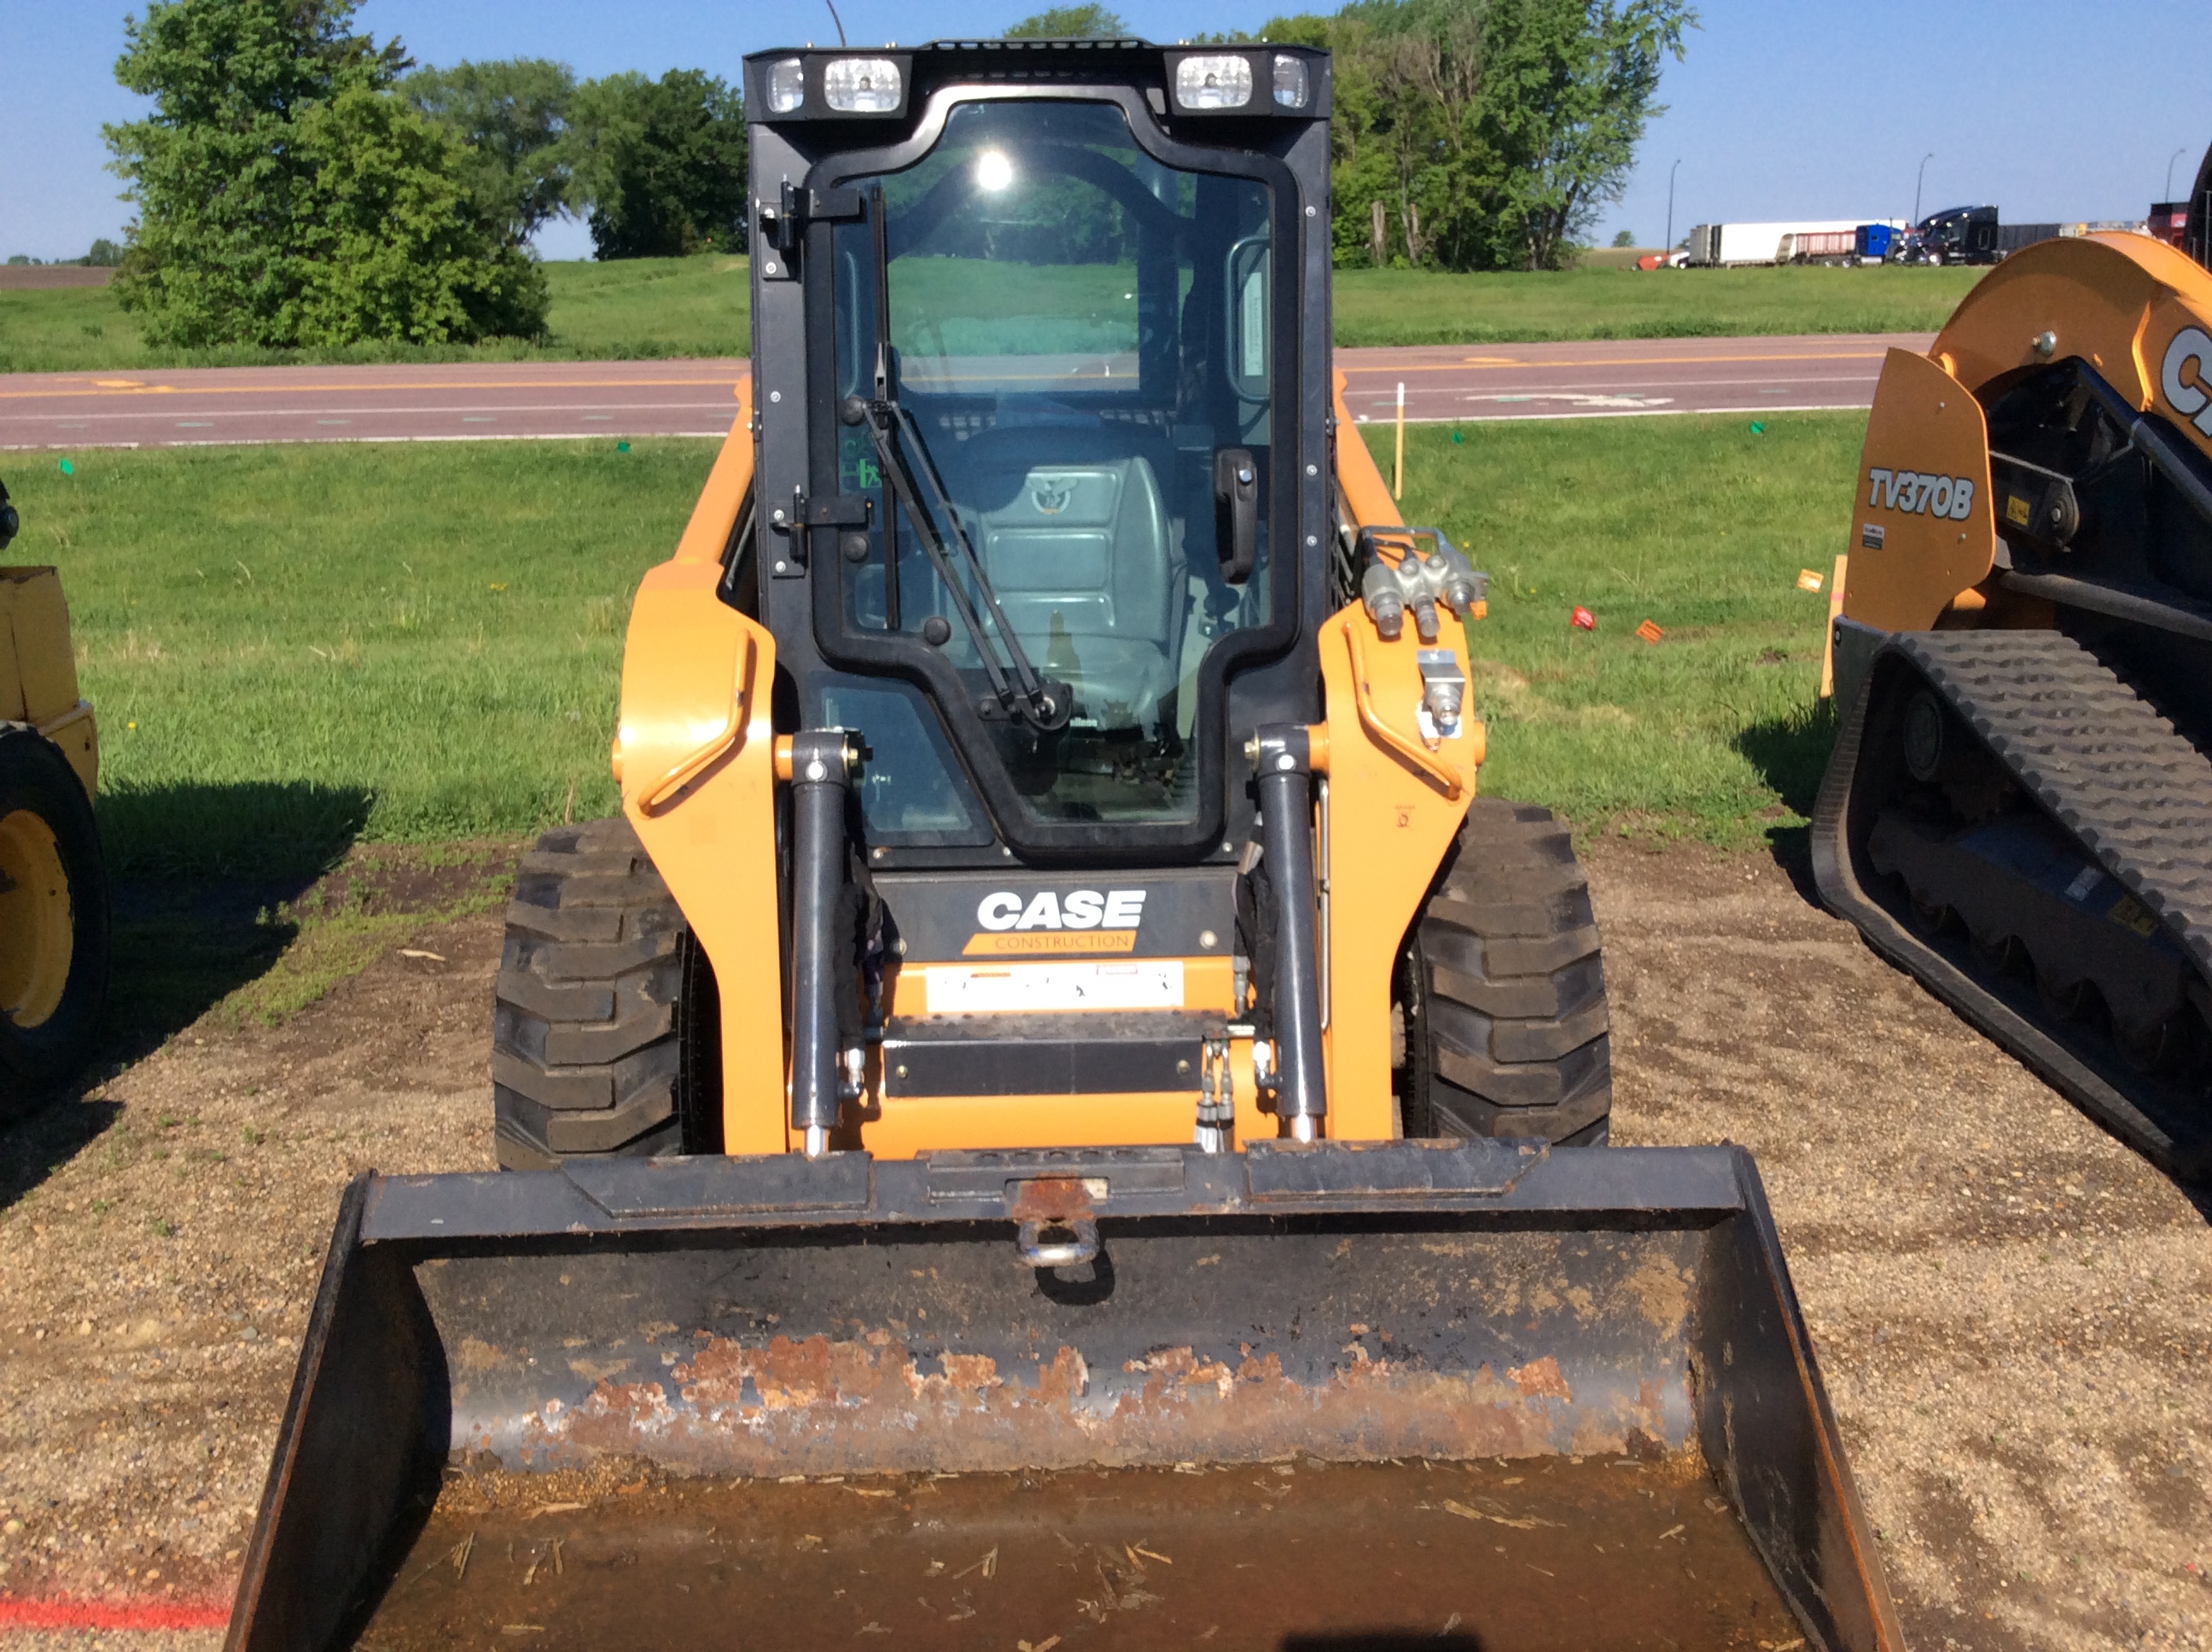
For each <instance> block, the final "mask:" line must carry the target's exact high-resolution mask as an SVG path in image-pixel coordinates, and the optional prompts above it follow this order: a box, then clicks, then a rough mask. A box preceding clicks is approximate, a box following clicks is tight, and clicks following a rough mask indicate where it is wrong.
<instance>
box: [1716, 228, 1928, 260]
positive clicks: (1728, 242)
mask: <svg viewBox="0 0 2212 1652" xmlns="http://www.w3.org/2000/svg"><path fill="white" fill-rule="evenodd" d="M1881 223H1886V224H1889V225H1891V226H1892V227H1893V228H1899V229H1902V228H1905V223H1904V221H1903V220H1902V219H1897V218H1874V217H1867V218H1821V219H1806V220H1800V221H1796V222H1782V223H1765V224H1699V226H1698V227H1697V228H1694V229H1692V231H1691V232H1690V246H1689V257H1688V258H1687V259H1686V262H1687V263H1689V264H1693V265H1703V266H1705V267H1709V268H1717V267H1720V266H1723V265H1727V264H1782V263H1785V262H1787V261H1788V260H1789V258H1790V256H1791V251H1792V250H1794V247H1795V245H1796V240H1797V238H1798V237H1801V236H1814V235H1834V234H1851V233H1852V232H1854V231H1856V230H1857V228H1858V227H1859V226H1860V225H1861V224H1881ZM1785 241H1787V242H1789V243H1790V248H1789V249H1785V246H1784V242H1785Z"/></svg>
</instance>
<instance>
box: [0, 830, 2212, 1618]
mask: <svg viewBox="0 0 2212 1652" xmlns="http://www.w3.org/2000/svg"><path fill="white" fill-rule="evenodd" d="M1592 859H1593V865H1592V888H1593V890H1594V892H1595V899H1596V902H1597V909H1598V914H1599V918H1600V920H1601V922H1602V923H1603V924H1604V926H1605V932H1606V946H1607V953H1606V957H1607V975H1608V979H1609V981H1610V985H1611V989H1612V993H1613V1005H1614V1040H1615V1044H1614V1050H1615V1061H1616V1066H1617V1070H1618V1073H1619V1084H1618V1095H1617V1102H1616V1112H1615V1128H1616V1133H1617V1137H1618V1139H1620V1140H1622V1141H1625V1142H1702V1141H1711V1140H1716V1139H1722V1138H1728V1139H1733V1140H1735V1141H1740V1142H1742V1143H1745V1144H1746V1145H1748V1146H1750V1147H1752V1148H1753V1150H1754V1151H1756V1152H1757V1153H1758V1155H1759V1163H1760V1168H1761V1169H1762V1172H1763V1173H1764V1175H1765V1178H1766V1184H1767V1188H1768V1192H1769V1193H1770V1195H1771V1198H1772V1200H1773V1202H1774V1206H1775V1209H1776V1212H1777V1215H1778V1219H1779V1221H1780V1223H1781V1226H1782V1232H1783V1237H1784V1242H1785V1243H1786V1245H1787V1246H1788V1248H1789V1254H1790V1264H1791V1267H1792V1270H1793V1273H1794V1277H1795V1278H1796V1284H1797V1288H1798V1291H1799V1293H1800V1295H1801V1297H1802V1300H1803V1303H1804V1307H1805V1311H1806V1315H1807V1318H1808V1321H1810V1323H1811V1326H1812V1328H1813V1333H1814V1337H1815V1339H1816V1341H1817V1344H1818V1346H1819V1350H1820V1357H1821V1359H1822V1362H1823V1366H1824V1370H1825V1371H1826V1376H1827V1381H1828V1384H1829V1390H1830V1394H1831V1395H1832V1398H1833V1400H1834V1402H1835V1406H1836V1409H1837V1412H1838V1417H1839V1419H1840V1421H1841V1424H1842V1427H1843V1430H1844V1436H1845V1439H1846V1441H1847V1442H1848V1445H1849V1447H1850V1452H1851V1458H1852V1462H1853V1465H1854V1467H1855V1469H1856V1471H1857V1478H1858V1483H1859V1487H1860V1491H1861V1493H1862V1495H1863V1497H1864V1499H1865V1501H1866V1504H1867V1509H1868V1512H1869V1516H1870V1517H1871V1519H1872V1521H1873V1522H1874V1524H1875V1527H1877V1529H1878V1531H1879V1533H1880V1535H1881V1552H1882V1558H1883V1561H1884V1564H1886V1566H1887V1570H1888V1574H1889V1577H1890V1580H1891V1584H1892V1587H1893V1589H1894V1590H1895V1592H1896V1594H1897V1595H1898V1599H1899V1609H1900V1612H1901V1614H1902V1616H1903V1618H1904V1620H1905V1629H1906V1632H1907V1635H1908V1637H1910V1639H1911V1643H1912V1644H1913V1645H1914V1646H1915V1647H1916V1648H1918V1649H1921V1652H1936V1649H1944V1648H1953V1647H1956V1648H1973V1649H1985V1648H1989V1649H2005V1648H2033V1649H2046V1648H2047V1649H2066V1652H2072V1649H2091V1648H2097V1649H2103V1648H2112V1647H2119V1646H2128V1647H2139V1646H2150V1647H2154V1648H2183V1647H2194V1648H2207V1647H2212V1587H2209V1586H2208V1584H2207V1582H2206V1575H2207V1574H2208V1573H2212V1536H2208V1533H2212V1502H2208V1487H2212V1230H2208V1225H2207V1222H2206V1219H2205V1217H2204V1215H2203V1213H2201V1212H2200V1211H2199V1209H2198V1208H2197V1207H2196V1206H2193V1205H2192V1204H2191V1201H2190V1200H2188V1199H2187V1198H2185V1196H2184V1195H2183V1194H2182V1193H2179V1191H2177V1190H2176V1189H2175V1188H2174V1187H2172V1184H2170V1183H2169V1182H2168V1181H2166V1179H2165V1178H2164V1177H2162V1176H2160V1175H2159V1174H2158V1173H2157V1172H2155V1171H2154V1170H2152V1169H2149V1167H2148V1166H2147V1165H2145V1164H2144V1163H2142V1161H2141V1160H2140V1159H2138V1158H2136V1157H2135V1156H2134V1155H2133V1154H2131V1153H2130V1152H2129V1151H2127V1150H2126V1149H2124V1148H2123V1147H2121V1146H2119V1145H2118V1144H2116V1143H2114V1142H2112V1140H2110V1139H2108V1138H2106V1136H2105V1135H2103V1133H2100V1131H2099V1130H2097V1129H2096V1127H2093V1125H2091V1124H2089V1123H2088V1122H2087V1121H2085V1120H2084V1119H2083V1118H2082V1117H2081V1115H2080V1114H2078V1113H2076V1112H2075V1110H2074V1109H2073V1108H2071V1107H2069V1106H2068V1105H2066V1104H2065V1103H2064V1102H2063V1101H2061V1100H2060V1099H2059V1098H2058V1097H2057V1096H2055V1095H2054V1094H2053V1093H2052V1092H2051V1091H2050V1090H2048V1089H2046V1088H2045V1086H2044V1085H2043V1084H2041V1083H2039V1081H2038V1080H2036V1079H2035V1078H2033V1076H2031V1075H2030V1074H2028V1073H2027V1072H2026V1071H2024V1070H2023V1069H2021V1067H2020V1066H2018V1065H2017V1064H2016V1063H2015V1062H2013V1061H2012V1060H2009V1059H2008V1058H2007V1057H2005V1056H2003V1055H2002V1054H1999V1053H1997V1052H1996V1050H1994V1049H1993V1048H1990V1046H1989V1045H1988V1044H1987V1043H1986V1042H1984V1041H1983V1040H1982V1039H1981V1038H1980V1037H1979V1036H1977V1035H1976V1034H1975V1033H1974V1032H1973V1031H1972V1029H1970V1028H1968V1027H1966V1026H1965V1025H1964V1024H1963V1023H1960V1021H1959V1020H1958V1019H1957V1018H1956V1017H1954V1016H1953V1015H1951V1013H1950V1012H1949V1011H1947V1010H1945V1009H1944V1008H1943V1007H1942V1005H1939V1004H1937V1003H1936V1002H1935V1001H1934V1000H1933V999H1930V998H1929V997H1928V995H1927V994H1926V993H1923V992H1922V991H1921V990H1920V989H1919V988H1918V987H1916V986H1915V985H1913V983H1912V982H1911V981H1909V980H1908V979H1906V978H1905V976H1903V975H1899V974H1898V973H1897V972H1896V971H1895V970H1893V969H1890V968H1889V967H1888V966H1887V965H1886V964H1884V963H1881V961H1880V960H1879V959H1878V958H1876V957H1875V956H1874V955H1873V954H1871V953H1870V952H1869V951H1867V950H1866V948H1865V947H1863V945H1861V944H1859V942H1858V941H1857V938H1856V937H1855V936H1854V935H1853V933H1852V932H1851V931H1850V929H1849V928H1847V927H1846V926H1844V925H1842V924H1839V923H1838V922H1836V921H1835V920H1832V919H1830V918H1828V917H1826V915H1825V914H1822V913H1820V911H1819V910H1818V909H1817V908H1815V907H1814V906H1813V905H1811V904H1810V903H1809V902H1808V900H1807V899H1806V897H1805V896H1804V895H1803V893H1802V891H1801V890H1800V888H1799V887H1798V886H1797V884H1796V883H1795V882H1793V879H1792V878H1791V877H1790V875H1788V874H1787V873H1785V872H1784V871H1783V870H1781V869H1779V868H1778V866H1777V865H1775V864H1774V863H1772V862H1771V861H1770V860H1768V859H1764V858H1759V857H1750V856H1742V855H1735V856H1730V855H1723V854H1720V853H1713V852H1709V851H1705V850H1702V849H1699V848H1695V847H1679V846H1678V847H1669V848H1667V849H1665V850H1664V851H1663V852H1647V851H1644V850H1642V849H1638V848H1635V847H1626V846H1623V845H1621V844H1619V843H1617V842H1613V841H1607V842H1604V843H1601V844H1599V845H1597V846H1595V850H1594V853H1593V855H1592ZM412 893H413V894H414V895H416V896H422V898H424V899H426V900H435V901H439V902H443V901H446V900H448V899H450V898H453V893H454V891H453V890H450V889H447V888H446V887H445V886H444V885H443V884H440V885H438V886H437V887H435V888H427V889H425V890H416V891H413V892H412ZM380 898H381V897H380ZM499 940H500V924H499V917H498V914H497V912H496V911H495V910H494V911H487V912H483V913H479V914H474V915H471V916H468V917H465V918H462V919H459V920H455V921H450V922H445V923H441V924H435V925H433V926H430V927H428V928H425V929H422V930H421V931H420V932H415V933H411V934H410V935H409V936H407V937H406V938H404V940H401V941H398V942H397V943H395V944H397V945H404V946H405V947H406V948H407V949H408V950H409V951H418V952H430V953H435V954H437V955H438V957H437V958H436V959H430V958H421V957H402V956H401V955H400V954H399V953H398V951H385V952H384V953H383V955H382V956H381V957H380V958H379V960H378V961H377V962H375V963H372V964H371V965H370V966H369V967H368V969H366V970H365V971H363V972H362V973H361V974H360V975H356V976H354V977H352V978H351V979H349V980H347V981H343V982H342V984H340V985H339V986H337V987H336V988H335V989H334V990H332V991H331V992H330V993H328V995H327V996H325V997H324V998H323V999H320V1000H319V1002H317V1003H314V1004H313V1005H310V1006H309V1007H308V1008H307V1009H305V1010H304V1011H300V1012H299V1013H298V1014H296V1015H295V1016H293V1017H291V1018H290V1019H289V1020H287V1021H285V1022H284V1023H283V1024H282V1025H281V1026H278V1027H276V1028H274V1029H271V1028H268V1027H265V1026H262V1025H260V1024H258V1023H256V1022H254V1021H252V1020H250V1019H248V1020H243V1021H235V1022H223V1021H220V1020H218V1019H215V1018H209V1017H203V1019H202V1020H201V1021H200V1022H199V1023H196V1024H195V1025H194V1026H193V1027H192V1028H191V1029H188V1030H187V1031H185V1033H183V1034H181V1035H179V1036H174V1037H173V1038H171V1039H169V1040H168V1041H167V1042H166V1043H165V1044H164V1045H163V1046H162V1047H161V1048H160V1049H158V1050H157V1051H155V1053H154V1054H151V1055H149V1056H148V1057H147V1058H145V1059H144V1060H140V1061H137V1063H135V1064H134V1065H132V1066H130V1067H128V1068H127V1069H126V1070H125V1071H124V1072H121V1073H120V1074H119V1075H118V1076H117V1077H115V1078H113V1079H112V1080H111V1081H109V1082H107V1083H106V1084H103V1085H101V1086H100V1088H99V1089H98V1090H95V1091H94V1092H93V1094H92V1095H91V1096H88V1097H87V1098H86V1099H84V1100H82V1101H79V1102H75V1103H72V1104H71V1105H70V1106H69V1107H67V1108H63V1109H61V1110H60V1111H58V1112H57V1113H54V1114H48V1115H46V1116H45V1117H43V1118H41V1119H40V1120H38V1121H33V1122H32V1123H30V1124H28V1125H23V1126H18V1127H15V1129H13V1130H10V1131H9V1132H8V1133H6V1134H5V1135H4V1136H0V1155H4V1157H0V1175H4V1177H5V1181H4V1182H0V1350H4V1351H5V1352H6V1354H7V1358H8V1364H7V1369H8V1372H9V1382H7V1383H6V1384H5V1385H4V1386H0V1592H4V1591H15V1592H27V1591H29V1590H31V1589H33V1588H68V1589H70V1590H72V1591H76V1592H81V1593H92V1594H105V1593H109V1592H113V1593H120V1594H133V1595H139V1596H145V1595H153V1596H156V1597H164V1596H169V1595H172V1594H173V1595H174V1596H175V1597H177V1598H197V1597H199V1596H202V1595H204V1594H209V1593H213V1594H217V1595H222V1594H227V1593H228V1589H229V1587H230V1583H231V1579H232V1577H233V1576H234V1570H235V1567H236V1564H237V1560H236V1557H237V1553H238V1551H239V1550H240V1546H242V1544H243V1542H244V1540H245V1537H246V1532H247V1530H248V1528H249V1527H250V1526H251V1523H252V1515H253V1509H254V1507H255V1503H256V1501H257V1499H258V1495H259V1491H260V1485H261V1477H262V1474H263V1473H264V1470H265V1467H266V1466H267V1461H268V1454H269V1451H270V1446H271V1444H272V1443H273V1441H274V1438H275V1434H276V1424H277V1419H278V1418H279V1415H280V1414H281V1412H282V1409H283V1400H284V1395H285V1393H286V1389H287V1386H288V1384H289V1378H290V1374H291V1368H292V1362H293V1359H294V1357H295V1351H296V1348H297V1339H298V1337H299V1334H300V1332H301V1327H302V1325H303V1323H304V1321H305V1317H306V1313H307V1302H308V1297H309V1295H310V1293H311V1291H312V1289H313V1281H314V1278H315V1274H316V1271H317V1269H318V1268H319V1265H320V1261H321V1258H322V1254H323V1250H324V1247H325V1244H326V1243H327V1242H328V1236H329V1230H330V1223H331V1217H332V1214H333V1212H334V1211H335V1209H336V1206H337V1196H338V1192H339V1189H340V1188H341V1187H342V1186H343V1183H344V1181H345V1179H346V1178H347V1177H348V1176H349V1175H351V1174H353V1173H354V1172H355V1171H356V1170H357V1169H362V1168H363V1167H365V1166H368V1165H372V1164H373V1165H375V1166H377V1167H378V1168H380V1169H386V1170H399V1171H404V1170H428V1169H484V1168H489V1165H490V1163H491V1162H492V1161H491V1145H490V1130H489V1114H490V1108H489V1096H488V1091H489V1076H488V1072H487V1063H488V1058H487V1045H488V1042H489V1040H488V1036H487V1035H488V1031H489V1023H490V983H491V976H492V974H493V971H494V969H495V967H496V963H497V957H498V949H499ZM8 1521H21V1529H20V1530H18V1531H7V1530H5V1527H6V1523H7V1522H8ZM2191 1568H2194V1569H2195V1570H2191ZM156 1573H158V1574H159V1576H155V1574H156ZM218 1638H219V1637H216V1636H215V1635H212V1634H202V1635H180V1636H176V1637H143V1636H131V1637H123V1636H111V1637H66V1636H56V1637H44V1636H41V1637H24V1638H23V1639H21V1640H20V1641H17V1640H11V1641H9V1645H10V1646H11V1647H13V1646H15V1645H19V1644H20V1645H44V1644H52V1645H54V1646H57V1647H59V1646H64V1645H66V1646H70V1647H71V1648H82V1647H85V1646H88V1645H95V1644H103V1643H106V1644H116V1645H123V1644H129V1645H131V1646H132V1647H134V1648H138V1649H145V1648H149V1647H150V1646H152V1645H154V1644H157V1643H158V1644H162V1645H175V1646H178V1647H192V1648H206V1647H212V1646H214V1645H215V1644H216V1642H217V1640H218Z"/></svg>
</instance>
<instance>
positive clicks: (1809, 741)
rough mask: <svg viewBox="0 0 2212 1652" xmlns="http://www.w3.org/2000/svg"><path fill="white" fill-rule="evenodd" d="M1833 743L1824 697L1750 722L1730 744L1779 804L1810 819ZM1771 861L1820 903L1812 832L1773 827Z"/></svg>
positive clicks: (1831, 709)
mask: <svg viewBox="0 0 2212 1652" xmlns="http://www.w3.org/2000/svg"><path fill="white" fill-rule="evenodd" d="M1734 744H1735V749H1736V750H1737V751H1739V752H1741V754H1742V755H1743V756H1744V757H1745V759H1746V760H1747V761H1748V762H1750V764H1751V766H1752V767H1753V768H1756V769H1757V770H1758V771H1759V778H1760V779H1762V780H1765V782H1766V783H1767V784H1768V785H1769V786H1771V787H1773V788H1774V790H1775V792H1776V793H1777V794H1778V796H1779V797H1780V798H1781V799H1782V803H1783V806H1784V807H1785V808H1787V809H1789V810H1790V811H1791V812H1792V813H1795V814H1797V815H1801V816H1805V817H1810V816H1811V815H1812V812H1813V803H1814V799H1815V798H1817V797H1818V796H1819V795H1820V776H1821V775H1822V774H1825V773H1826V771H1827V767H1828V753H1829V751H1830V750H1832V748H1833V747H1834V745H1835V744H1836V711H1835V702H1834V701H1831V700H1823V701H1820V702H1819V703H1818V704H1817V705H1815V706H1814V707H1812V708H1809V709H1808V710H1806V711H1802V712H1797V713H1794V714H1790V715H1789V716H1785V717H1771V718H1768V719H1767V720H1765V721H1764V722H1759V723H1753V725H1751V726H1750V727H1748V728H1747V729H1744V730H1743V731H1742V732H1740V733H1739V734H1737V736H1736V737H1735V741H1734ZM1766 842H1767V847H1768V848H1769V850H1770V851H1771V853H1772V854H1773V856H1774V864H1775V865H1778V866H1779V867H1780V868H1781V869H1782V870H1783V871H1784V872H1787V873H1788V874H1789V875H1790V883H1791V884H1794V885H1795V886H1796V890H1797V893H1798V894H1799V895H1800V896H1802V897H1803V898H1804V900H1805V901H1806V902H1808V904H1809V905H1813V906H1818V905H1820V891H1819V890H1816V889H1814V886H1813V853H1812V835H1811V833H1810V832H1809V831H1808V829H1806V828H1805V827H1802V826H1777V827H1773V828H1771V829H1769V830H1768V832H1767V834H1766Z"/></svg>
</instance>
